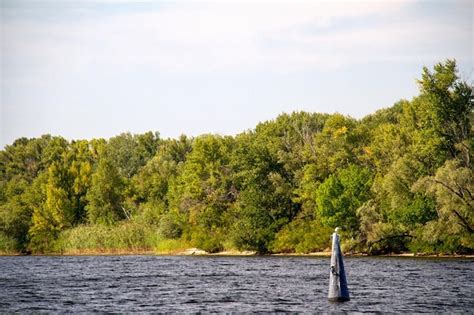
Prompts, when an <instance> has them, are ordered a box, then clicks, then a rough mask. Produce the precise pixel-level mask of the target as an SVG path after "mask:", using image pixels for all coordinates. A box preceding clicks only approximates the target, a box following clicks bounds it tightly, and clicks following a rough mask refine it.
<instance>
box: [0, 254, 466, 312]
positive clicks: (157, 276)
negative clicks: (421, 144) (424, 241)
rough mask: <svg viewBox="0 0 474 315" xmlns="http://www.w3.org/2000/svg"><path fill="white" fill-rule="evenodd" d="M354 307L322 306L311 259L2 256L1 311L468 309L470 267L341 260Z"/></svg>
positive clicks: (323, 261)
mask: <svg viewBox="0 0 474 315" xmlns="http://www.w3.org/2000/svg"><path fill="white" fill-rule="evenodd" d="M345 264H346V273H347V278H348V283H349V290H350V293H351V301H349V302H345V303H339V304H331V303H329V302H328V301H327V290H328V279H329V259H328V258H317V257H281V256H256V257H214V256H212V257H194V256H176V257H170V256H15V257H0V311H6V312H26V311H28V312H58V313H59V312H60V313H64V312H97V311H100V312H178V313H183V312H184V313H190V312H200V311H204V312H214V311H217V312H279V311H291V312H320V311H326V312H331V311H335V312H339V311H356V312H397V313H399V312H410V313H412V312H472V311H474V283H473V279H474V260H466V259H464V260H463V259H420V258H372V257H367V258H366V257H364V258H355V257H354V258H352V257H347V258H346V259H345Z"/></svg>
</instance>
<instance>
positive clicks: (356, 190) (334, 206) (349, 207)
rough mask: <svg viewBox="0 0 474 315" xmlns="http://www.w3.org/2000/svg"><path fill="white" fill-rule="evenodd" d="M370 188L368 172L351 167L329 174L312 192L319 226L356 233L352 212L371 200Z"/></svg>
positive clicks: (357, 227)
mask: <svg viewBox="0 0 474 315" xmlns="http://www.w3.org/2000/svg"><path fill="white" fill-rule="evenodd" d="M371 185H372V180H371V175H370V172H369V170H368V169H366V168H361V167H359V166H356V165H354V164H351V165H349V166H348V167H347V168H344V169H341V170H339V171H337V172H336V174H334V175H330V176H329V177H328V178H327V179H326V180H325V181H324V182H323V183H322V184H321V185H320V186H319V188H318V190H317V192H316V204H317V215H318V216H319V217H320V218H321V221H322V222H323V224H325V225H326V226H328V227H341V228H342V229H343V230H345V231H348V232H349V233H351V234H352V235H355V234H357V232H358V231H359V221H358V217H357V213H356V210H357V209H358V208H359V207H360V206H362V205H363V203H364V202H366V201H367V200H369V198H370V197H371V193H370V187H371Z"/></svg>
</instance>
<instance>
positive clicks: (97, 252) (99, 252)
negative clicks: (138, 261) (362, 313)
mask: <svg viewBox="0 0 474 315" xmlns="http://www.w3.org/2000/svg"><path fill="white" fill-rule="evenodd" d="M20 255H21V254H19V253H3V252H0V256H20ZM34 255H36V256H41V255H38V254H34ZM49 255H63V256H114V255H122V256H127V255H150V256H257V255H258V254H257V252H255V251H238V250H228V251H222V252H218V253H208V252H206V251H204V250H202V249H199V248H195V247H193V248H188V249H185V250H177V251H168V252H159V251H153V250H148V249H136V250H106V249H90V250H70V251H66V252H63V253H52V254H49ZM267 256H283V257H284V256H288V257H331V252H330V251H321V252H314V253H307V254H302V253H275V254H267ZM344 256H346V257H414V258H468V259H474V255H446V254H434V255H433V254H430V255H427V254H422V253H417V254H415V253H399V254H384V255H372V256H370V255H367V254H363V253H354V254H344Z"/></svg>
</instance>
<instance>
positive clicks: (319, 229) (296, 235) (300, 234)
mask: <svg viewBox="0 0 474 315" xmlns="http://www.w3.org/2000/svg"><path fill="white" fill-rule="evenodd" d="M331 233H332V229H331V228H328V227H324V226H322V225H321V223H319V222H317V221H304V220H298V219H297V220H295V221H293V222H291V223H289V224H288V225H286V226H285V227H283V228H282V229H281V230H280V231H279V232H278V233H277V235H276V238H275V240H274V241H273V242H272V244H271V251H272V252H278V253H304V254H307V253H311V252H317V251H323V250H325V249H327V248H328V247H330V246H331V238H330V236H331Z"/></svg>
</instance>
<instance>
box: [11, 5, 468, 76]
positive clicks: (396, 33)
mask: <svg viewBox="0 0 474 315" xmlns="http://www.w3.org/2000/svg"><path fill="white" fill-rule="evenodd" d="M92 2H97V3H101V2H104V1H92ZM105 2H107V1H105ZM140 3H143V2H140ZM410 5H411V2H408V3H407V2H403V1H389V2H374V1H369V2H364V3H362V4H361V3H356V2H353V1H349V2H308V1H297V2H276V3H272V4H270V3H268V2H266V1H260V2H255V3H254V2H239V3H236V2H232V1H228V2H219V3H217V2H216V3H212V2H211V3H203V2H199V1H181V2H178V3H177V4H173V5H166V6H164V7H162V8H159V9H155V10H150V11H146V10H132V11H131V12H128V13H124V12H119V13H115V14H107V13H103V14H102V15H101V14H93V15H90V16H88V15H87V14H85V18H81V19H77V20H75V21H70V22H65V21H64V20H59V21H49V20H44V21H38V20H34V21H30V20H24V19H18V20H15V19H10V20H8V21H7V22H4V23H3V24H4V25H2V27H3V40H2V51H3V57H2V58H3V60H4V61H3V62H4V63H5V64H6V73H7V76H8V73H10V72H12V73H14V74H16V75H18V74H24V75H31V71H32V73H33V75H34V74H35V73H38V74H44V73H46V74H47V75H48V76H49V78H51V79H54V78H55V77H60V76H61V75H62V74H63V73H64V72H67V73H68V74H71V75H73V74H80V73H82V72H84V71H88V70H91V69H96V70H97V69H107V70H108V71H114V69H115V70H116V71H119V72H120V71H123V70H133V69H137V68H138V69H140V68H148V69H154V70H156V71H159V72H162V73H169V74H183V73H184V74H189V73H191V74H199V73H219V72H229V71H230V72H252V71H274V72H279V73H286V72H293V71H301V70H305V69H306V70H307V69H332V68H338V67H343V66H345V65H348V64H353V63H358V62H367V60H371V61H382V62H383V61H397V60H398V61H407V60H408V61H410V60H419V59H424V58H430V59H431V58H444V57H446V52H448V53H451V54H452V53H455V54H458V55H461V56H458V57H460V58H469V56H468V55H469V54H470V51H469V49H464V47H469V45H468V44H465V45H464V46H463V45H462V44H459V43H460V42H462V41H466V39H469V30H467V29H460V28H459V26H458V25H456V24H453V25H449V24H447V23H443V21H441V22H440V21H439V20H435V17H423V18H420V19H412V18H410V17H407V18H403V15H404V14H405V12H404V10H405V9H406V8H407V7H409V6H410ZM77 9H79V8H77ZM398 15H399V16H401V17H397V16H398ZM394 17H396V18H394ZM351 23H352V24H351ZM353 24H354V25H353ZM341 25H342V26H341ZM344 25H346V26H344ZM336 26H337V27H336ZM446 43H448V44H451V45H450V46H449V45H446ZM447 47H448V48H447ZM449 47H451V48H449ZM27 72H30V73H29V74H27Z"/></svg>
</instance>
